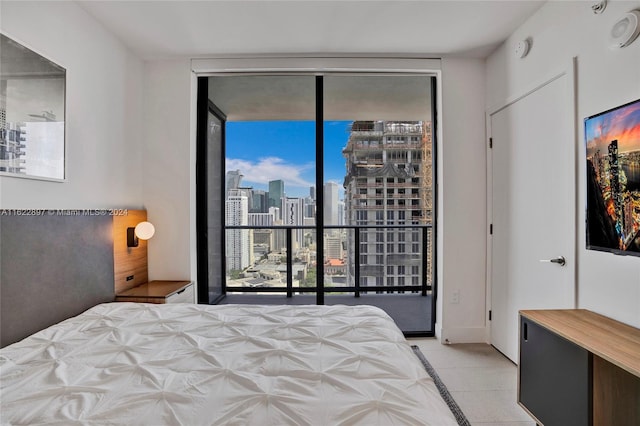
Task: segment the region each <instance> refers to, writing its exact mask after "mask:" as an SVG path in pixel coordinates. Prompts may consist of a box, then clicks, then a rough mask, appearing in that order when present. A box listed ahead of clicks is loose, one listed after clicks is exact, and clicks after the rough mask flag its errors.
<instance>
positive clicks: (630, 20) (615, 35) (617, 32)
mask: <svg viewBox="0 0 640 426" xmlns="http://www.w3.org/2000/svg"><path fill="white" fill-rule="evenodd" d="M638 33H640V11H638V10H632V11H631V12H627V13H625V14H624V15H622V18H620V19H618V20H617V21H616V23H615V24H614V25H613V27H612V28H611V31H610V32H609V47H611V48H612V49H619V48H621V47H626V46H628V45H630V44H631V43H633V40H635V39H636V37H638Z"/></svg>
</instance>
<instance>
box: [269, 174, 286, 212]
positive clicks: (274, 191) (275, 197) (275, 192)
mask: <svg viewBox="0 0 640 426" xmlns="http://www.w3.org/2000/svg"><path fill="white" fill-rule="evenodd" d="M283 197H284V181H283V180H272V181H269V207H277V208H279V209H281V208H282V198H283Z"/></svg>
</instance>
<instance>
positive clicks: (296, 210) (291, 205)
mask: <svg viewBox="0 0 640 426" xmlns="http://www.w3.org/2000/svg"><path fill="white" fill-rule="evenodd" d="M283 205H284V206H283V207H284V209H283V211H282V224H283V225H298V226H302V225H304V199H302V198H289V197H286V198H285V199H284V202H283ZM292 239H293V241H292V246H293V248H294V249H297V248H302V247H303V244H304V229H294V230H293V232H292Z"/></svg>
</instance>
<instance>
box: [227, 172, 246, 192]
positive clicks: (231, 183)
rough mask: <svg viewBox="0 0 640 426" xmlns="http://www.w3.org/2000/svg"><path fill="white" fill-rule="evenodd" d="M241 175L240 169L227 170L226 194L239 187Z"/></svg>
mask: <svg viewBox="0 0 640 426" xmlns="http://www.w3.org/2000/svg"><path fill="white" fill-rule="evenodd" d="M243 177H244V176H243V175H242V173H241V172H240V170H230V171H228V172H227V191H226V194H227V195H229V193H230V192H231V191H233V190H234V189H238V188H240V181H241V180H242V178H243Z"/></svg>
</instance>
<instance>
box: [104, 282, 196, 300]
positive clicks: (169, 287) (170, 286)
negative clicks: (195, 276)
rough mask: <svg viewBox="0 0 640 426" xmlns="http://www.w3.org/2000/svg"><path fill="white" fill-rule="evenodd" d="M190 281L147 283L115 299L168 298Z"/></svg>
mask: <svg viewBox="0 0 640 426" xmlns="http://www.w3.org/2000/svg"><path fill="white" fill-rule="evenodd" d="M189 284H191V281H149V282H148V283H144V284H141V285H139V286H137V287H133V288H130V289H129V290H126V291H123V292H121V293H118V294H117V295H116V296H117V297H150V298H151V297H157V298H164V297H169V296H171V295H172V294H174V293H177V292H179V291H180V290H182V289H183V288H185V287H186V286H188V285H189Z"/></svg>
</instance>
